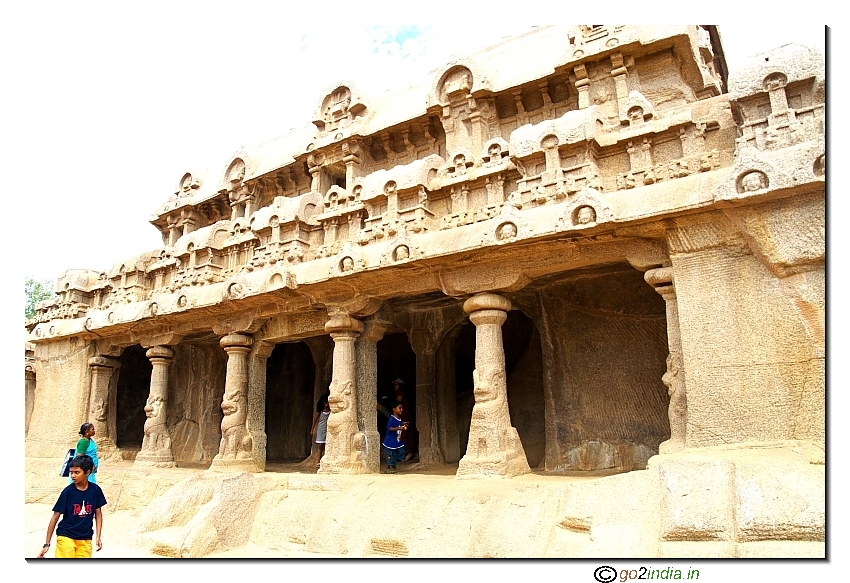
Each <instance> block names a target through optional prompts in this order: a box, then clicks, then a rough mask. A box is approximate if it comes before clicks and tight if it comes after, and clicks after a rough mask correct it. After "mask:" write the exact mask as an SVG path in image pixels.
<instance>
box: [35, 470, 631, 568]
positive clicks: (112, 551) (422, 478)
mask: <svg viewBox="0 0 850 583" xmlns="http://www.w3.org/2000/svg"><path fill="white" fill-rule="evenodd" d="M128 465H129V464H128ZM200 469H201V468H197V469H190V468H177V469H174V470H159V471H162V472H169V471H171V472H179V473H181V474H186V475H190V474H191V473H193V471H198V470H200ZM267 471H271V472H275V473H284V474H302V475H303V474H315V469H313V468H309V469H307V468H305V466H304V465H300V464H269V466H268V468H267ZM456 471H457V464H454V465H446V466H440V467H429V468H427V469H421V468H419V467H418V464H405V465H402V466H399V472H398V473H397V474H395V475H386V474H381V475H369V476H362V479H363V480H379V481H380V482H381V483H384V482H385V483H386V486H387V487H392V485H393V484H395V485H397V486H403V487H404V488H413V489H416V490H420V491H428V492H433V493H437V492H439V491H443V490H452V491H455V492H457V491H458V490H461V491H467V492H468V493H470V491H471V492H476V493H481V494H487V493H492V492H495V491H497V490H499V489H501V488H503V487H504V486H505V483H504V482H503V481H502V480H482V481H478V480H472V481H470V480H457V479H456V478H455V472H456ZM612 473H615V472H599V473H587V472H583V473H580V474H579V473H576V474H575V475H551V474H544V473H542V472H533V473H531V474H527V475H525V476H520V477H517V478H513V479H511V480H510V483H511V484H512V485H520V484H538V485H547V486H552V485H554V484H563V483H566V482H574V481H584V480H596V479H599V478H601V477H603V476H605V475H610V474H612ZM57 496H58V491H57ZM24 507H25V511H24V557H25V558H33V557H36V556H38V553H40V552H41V547H42V545H43V544H44V536H45V533H46V529H47V524H48V522H49V521H50V517H51V516H52V510H51V508H52V504H44V503H30V504H25V505H24ZM135 525H136V515H135V514H134V513H133V512H131V511H130V510H118V511H115V512H106V513H105V514H104V530H103V535H102V542H103V549H102V550H101V551H95V553H94V558H101V559H118V558H122V559H142V558H164V557H162V556H160V555H156V554H153V553H151V552H150V551H148V550H147V549H146V548H144V547H143V546H142V541H139V540H138V538H137V537H136V538H133V537H134V535H133V534H131V533H132V532H133V530H134V527H135ZM55 540H56V537H55V535H54V537H53V541H52V546H51V548H50V550H49V551H48V555H47V558H54V554H55V548H56V546H55ZM342 556H343V555H330V554H321V553H312V552H307V551H306V550H305V548H304V545H299V544H296V543H287V544H285V545H284V548H281V549H268V548H263V547H260V546H257V545H256V544H253V543H251V542H248V543H247V544H246V545H245V546H242V547H239V548H235V549H230V550H227V551H224V552H219V553H214V554H211V555H208V556H207V557H206V558H230V559H246V558H254V559H280V558H304V559H309V558H312V559H324V558H334V557H342Z"/></svg>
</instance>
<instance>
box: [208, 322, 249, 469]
mask: <svg viewBox="0 0 850 583" xmlns="http://www.w3.org/2000/svg"><path fill="white" fill-rule="evenodd" d="M219 344H221V347H222V348H224V351H225V352H226V353H227V377H226V378H225V381H224V396H223V397H222V400H221V410H222V412H223V413H224V417H223V418H222V420H221V445H219V449H218V455H217V456H215V458H213V461H212V465H211V466H210V469H211V470H214V471H226V472H239V471H243V472H256V471H257V463H256V462H255V461H254V451H253V450H254V440H253V439H252V437H251V434H250V433H248V426H247V421H248V353H249V352H250V351H251V344H253V339H252V338H251V337H250V336H247V335H245V334H228V335H227V336H225V337H224V338H222V339H221V340H220V341H219Z"/></svg>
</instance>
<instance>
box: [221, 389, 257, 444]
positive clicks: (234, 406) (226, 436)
mask: <svg viewBox="0 0 850 583" xmlns="http://www.w3.org/2000/svg"><path fill="white" fill-rule="evenodd" d="M246 405H247V402H246V398H245V395H243V394H242V391H240V390H239V389H235V390H232V389H225V391H224V398H223V399H222V401H221V410H222V412H223V413H224V418H223V419H222V420H221V446H220V448H219V455H220V456H221V457H222V458H223V459H250V458H251V450H252V449H253V445H254V441H253V439H252V438H251V435H250V434H249V433H248V428H247V427H246V426H245V422H246V420H247V418H248V408H247V406H246Z"/></svg>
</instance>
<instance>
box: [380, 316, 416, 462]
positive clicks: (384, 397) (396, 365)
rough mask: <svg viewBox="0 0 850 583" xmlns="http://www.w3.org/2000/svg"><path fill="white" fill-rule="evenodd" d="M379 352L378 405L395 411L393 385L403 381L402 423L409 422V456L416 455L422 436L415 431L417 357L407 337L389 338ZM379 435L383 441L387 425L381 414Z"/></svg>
mask: <svg viewBox="0 0 850 583" xmlns="http://www.w3.org/2000/svg"><path fill="white" fill-rule="evenodd" d="M377 351H378V395H377V398H378V403H379V404H384V406H385V407H386V408H387V409H389V410H390V412H391V411H392V407H393V405H392V403H393V402H394V401H395V400H396V391H395V390H394V386H393V381H395V380H396V379H401V380H403V381H404V384H403V385H401V391H400V393H401V394H402V395H403V398H404V405H405V409H404V415H403V417H402V418H403V419H405V418H406V419H405V420H409V421H410V431H409V432H408V435H407V441H408V443H407V444H406V445H407V450H408V452H417V451H418V448H419V432H418V431H417V430H416V354H415V353H414V352H413V348H411V346H410V342H409V341H408V339H407V334H404V333H397V334H387V335H385V336H384V337H383V338H382V339H381V340H380V341H379V342H378V345H377ZM377 417H378V432H379V433H380V434H381V439H382V440H383V437H384V431H385V430H386V426H387V421H388V419H387V418H386V416H385V415H383V414H382V413H381V412H378V414H377Z"/></svg>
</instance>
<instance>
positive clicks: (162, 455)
mask: <svg viewBox="0 0 850 583" xmlns="http://www.w3.org/2000/svg"><path fill="white" fill-rule="evenodd" d="M146 354H147V357H148V358H149V359H150V361H151V364H152V365H153V371H152V372H151V390H150V395H149V396H148V400H147V403H146V404H145V415H146V416H147V421H145V437H144V439H143V440H142V450H141V451H140V452H139V454H138V455H137V456H136V462H135V463H136V465H143V466H154V467H160V468H163V467H173V466H174V465H175V464H174V455H173V453H172V451H171V434H170V433H169V432H168V427H167V426H166V424H165V421H166V419H167V415H168V407H167V405H168V368H169V366H170V365H171V359H172V358H173V357H174V351H172V350H171V349H169V348H166V347H165V346H154V347H152V348H150V349H149V350H148V351H147V353H146Z"/></svg>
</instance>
